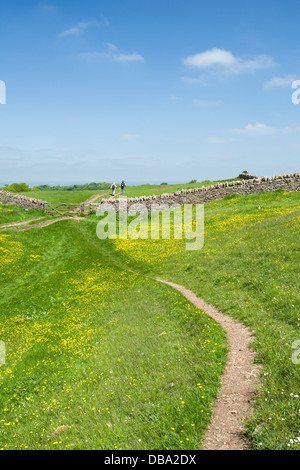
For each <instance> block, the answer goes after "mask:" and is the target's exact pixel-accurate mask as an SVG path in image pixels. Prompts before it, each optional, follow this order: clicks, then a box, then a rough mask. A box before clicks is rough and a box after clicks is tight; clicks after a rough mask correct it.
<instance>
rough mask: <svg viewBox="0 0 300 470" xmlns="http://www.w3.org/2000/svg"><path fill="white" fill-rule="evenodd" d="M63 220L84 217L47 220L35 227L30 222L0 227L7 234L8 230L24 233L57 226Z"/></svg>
mask: <svg viewBox="0 0 300 470" xmlns="http://www.w3.org/2000/svg"><path fill="white" fill-rule="evenodd" d="M34 220H38V219H34ZM61 220H82V217H71V216H66V217H59V218H58V219H51V220H45V221H44V222H39V223H37V224H33V225H28V223H29V222H30V221H26V222H25V223H22V222H15V223H10V224H7V225H5V224H4V225H2V226H1V227H0V229H1V232H5V231H6V230H14V231H17V232H23V231H24V230H30V229H32V228H43V227H48V225H52V224H55V223H56V222H60V221H61Z"/></svg>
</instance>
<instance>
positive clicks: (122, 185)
mask: <svg viewBox="0 0 300 470" xmlns="http://www.w3.org/2000/svg"><path fill="white" fill-rule="evenodd" d="M125 186H126V184H125V181H124V180H122V183H121V189H122V194H124V189H125Z"/></svg>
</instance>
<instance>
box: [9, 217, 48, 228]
mask: <svg viewBox="0 0 300 470" xmlns="http://www.w3.org/2000/svg"><path fill="white" fill-rule="evenodd" d="M43 218H44V217H38V218H37V219H30V220H22V221H21V222H20V221H19V222H7V223H6V224H1V225H0V229H1V228H5V227H14V226H18V225H26V224H30V223H31V222H34V221H36V220H41V219H43Z"/></svg>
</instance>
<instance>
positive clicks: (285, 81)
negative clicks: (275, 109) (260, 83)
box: [264, 76, 294, 90]
mask: <svg viewBox="0 0 300 470" xmlns="http://www.w3.org/2000/svg"><path fill="white" fill-rule="evenodd" d="M293 81H294V77H291V76H287V77H273V78H271V80H268V81H267V82H265V83H264V88H265V90H270V89H271V88H279V87H280V88H284V87H291V86H292V82H293Z"/></svg>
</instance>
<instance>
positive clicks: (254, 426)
mask: <svg viewBox="0 0 300 470" xmlns="http://www.w3.org/2000/svg"><path fill="white" fill-rule="evenodd" d="M299 208H300V195H299V193H286V192H282V191H279V192H276V193H272V194H271V193H261V194H258V195H253V196H244V197H243V196H237V195H233V196H229V197H227V198H225V199H223V200H220V201H216V202H213V203H209V204H206V205H205V242H204V247H203V248H202V250H199V251H187V250H185V245H184V242H183V241H180V240H179V241H176V240H173V241H172V242H171V241H170V240H160V241H155V240H135V241H133V240H116V241H111V245H112V246H113V248H112V249H113V250H114V252H115V254H116V256H118V257H122V259H123V262H124V264H126V265H128V266H130V267H131V268H133V269H135V270H139V271H140V272H143V273H148V274H150V275H155V276H161V277H163V278H165V279H168V280H174V281H175V282H177V283H180V284H183V285H184V286H185V287H187V288H190V289H191V290H193V291H194V292H195V293H196V294H198V295H199V296H200V297H202V298H204V299H205V300H206V301H207V302H209V303H211V304H213V305H215V306H216V307H217V308H219V309H220V310H221V311H223V312H225V313H228V314H229V315H232V316H233V317H235V318H236V319H238V320H240V321H242V322H243V323H244V324H246V325H248V326H249V327H250V328H251V329H252V330H253V331H255V341H254V348H255V351H256V354H257V359H256V360H257V362H258V363H260V364H262V366H263V371H262V381H261V391H260V393H259V396H258V399H257V401H256V403H255V407H254V412H253V416H251V418H250V419H249V422H248V426H247V429H248V431H247V436H248V438H249V439H250V441H251V443H252V446H253V448H255V449H289V448H297V447H298V448H299V439H298V438H299V437H300V411H299V409H300V406H299V405H300V401H299V398H298V397H299V396H300V385H299V384H300V365H299V363H298V362H297V360H296V361H295V358H296V353H295V349H294V348H293V345H294V342H295V341H299V339H300V329H299V326H300V319H299V308H300V299H299V213H300V211H299ZM298 349H299V348H298ZM292 359H294V360H292Z"/></svg>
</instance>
